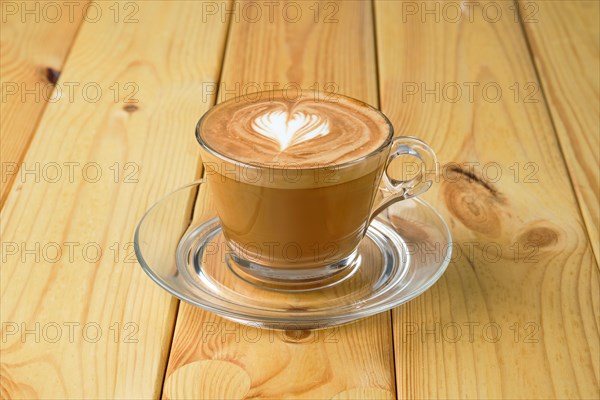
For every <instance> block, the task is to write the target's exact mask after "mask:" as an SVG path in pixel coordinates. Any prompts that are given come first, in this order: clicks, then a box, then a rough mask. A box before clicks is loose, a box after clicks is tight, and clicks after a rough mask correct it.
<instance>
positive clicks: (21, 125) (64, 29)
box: [0, 1, 88, 208]
mask: <svg viewBox="0 0 600 400" xmlns="http://www.w3.org/2000/svg"><path fill="white" fill-rule="evenodd" d="M87 3H88V2H87V1H78V2H71V3H70V4H65V3H64V2H62V3H61V2H55V3H53V4H52V5H51V6H50V7H48V5H45V4H44V3H41V2H36V3H25V2H17V1H5V2H3V3H2V4H1V5H0V10H1V20H0V29H1V30H2V46H0V87H1V88H0V95H1V97H2V99H1V101H0V116H1V118H0V142H1V143H2V146H0V160H1V179H2V180H1V182H0V208H1V207H2V205H3V204H4V201H5V200H6V195H7V193H8V191H9V190H10V187H11V186H12V183H13V180H14V179H15V177H17V176H18V173H17V171H18V169H19V166H20V163H21V161H22V160H23V155H24V154H25V151H26V150H27V146H28V145H29V142H30V141H31V138H32V135H33V133H34V131H35V128H36V126H37V124H38V122H39V120H40V118H41V115H42V113H43V112H44V109H45V108H46V105H47V104H48V101H49V100H50V99H51V96H52V91H53V88H54V85H55V84H56V83H57V81H58V80H59V77H60V73H61V70H62V67H63V65H64V63H65V59H66V58H67V55H68V53H69V50H70V49H71V46H72V44H73V42H74V41H75V37H76V35H77V30H78V28H79V26H80V24H81V21H82V20H83V16H84V10H85V7H86V5H87ZM69 11H70V12H69Z"/></svg>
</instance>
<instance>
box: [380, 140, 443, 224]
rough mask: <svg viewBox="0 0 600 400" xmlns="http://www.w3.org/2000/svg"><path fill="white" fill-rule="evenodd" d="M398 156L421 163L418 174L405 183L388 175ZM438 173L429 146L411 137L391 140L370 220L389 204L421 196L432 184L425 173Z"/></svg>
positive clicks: (435, 158)
mask: <svg viewBox="0 0 600 400" xmlns="http://www.w3.org/2000/svg"><path fill="white" fill-rule="evenodd" d="M400 156H413V157H415V158H417V159H418V160H420V161H421V165H420V168H419V170H420V173H419V174H417V176H415V177H414V178H412V179H409V180H407V181H402V180H397V179H394V178H392V177H391V176H390V175H389V174H388V169H389V167H390V165H391V164H392V161H393V160H394V159H396V158H398V157H400ZM431 171H435V175H436V176H437V173H438V162H437V157H436V155H435V152H434V151H433V149H432V148H431V147H429V145H428V144H427V143H425V142H423V141H422V140H420V139H417V138H415V137H412V136H399V137H397V138H395V139H393V140H392V145H391V150H390V155H389V157H388V160H387V162H386V164H385V168H384V170H383V178H382V181H383V184H382V185H380V186H379V189H378V190H379V196H378V197H379V202H378V203H376V205H375V207H374V208H373V211H372V212H371V220H372V219H373V218H375V217H376V216H377V214H379V213H380V212H381V211H383V210H384V209H385V208H387V207H388V206H390V205H391V204H393V203H395V202H397V201H400V200H406V199H410V198H412V197H416V196H419V195H420V194H423V193H425V192H426V191H427V189H429V188H430V187H431V185H432V184H433V181H432V180H428V179H427V176H426V172H431Z"/></svg>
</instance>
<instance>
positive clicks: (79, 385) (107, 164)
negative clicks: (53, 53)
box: [0, 2, 227, 399]
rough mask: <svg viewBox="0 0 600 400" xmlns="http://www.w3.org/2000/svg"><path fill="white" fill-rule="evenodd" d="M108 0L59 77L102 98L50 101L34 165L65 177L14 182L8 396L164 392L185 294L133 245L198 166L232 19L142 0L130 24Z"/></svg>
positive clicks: (5, 222) (31, 155) (5, 298)
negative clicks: (172, 292)
mask: <svg viewBox="0 0 600 400" xmlns="http://www.w3.org/2000/svg"><path fill="white" fill-rule="evenodd" d="M115 4H116V3H115ZM98 6H99V7H102V15H104V16H106V18H100V19H99V20H97V21H96V22H94V23H92V22H89V23H85V24H84V25H83V26H82V28H81V31H80V33H79V36H78V40H77V43H76V45H75V46H74V48H73V50H72V51H71V54H70V56H69V60H68V61H67V63H66V65H65V68H64V70H63V72H62V77H63V78H61V79H64V80H65V81H70V82H76V83H79V84H81V85H83V84H85V83H94V84H96V85H98V86H99V87H100V88H101V93H102V95H101V96H100V97H99V98H98V99H97V100H96V101H93V100H92V97H91V96H94V92H89V95H88V96H87V97H85V96H82V95H81V92H76V93H78V94H76V97H75V98H74V101H73V102H71V101H69V99H68V98H61V100H60V101H57V102H55V103H52V104H49V105H48V107H47V109H46V112H45V113H44V116H43V118H42V120H41V122H40V125H39V128H38V129H37V132H36V135H35V137H34V139H33V141H32V143H31V146H30V149H29V151H28V153H27V156H26V157H25V162H26V163H28V164H35V163H40V165H41V166H42V168H43V167H44V166H47V165H50V164H51V163H56V164H58V165H59V166H61V169H60V170H59V171H60V172H61V173H62V174H61V176H60V177H59V179H58V180H57V181H54V180H52V181H50V180H49V179H48V178H47V177H46V178H44V177H43V176H41V178H40V179H39V182H36V181H35V176H29V179H28V180H25V181H23V182H18V183H17V184H15V185H14V186H13V188H12V191H11V192H10V195H9V196H8V199H7V201H6V204H5V207H4V209H3V211H2V214H1V227H2V240H3V249H2V257H3V265H2V269H1V285H2V286H1V288H2V291H1V296H2V297H1V311H2V313H1V314H2V335H3V340H2V343H1V348H2V361H1V369H0V371H1V375H0V382H1V383H0V387H1V393H2V398H6V399H10V398H44V399H48V398H61V399H64V398H156V397H158V396H159V395H160V391H161V387H162V381H163V376H164V371H165V368H166V361H167V355H168V350H169V345H170V341H171V338H172V332H173V328H174V319H175V314H176V306H177V302H176V300H175V299H174V298H173V297H171V296H169V295H168V294H167V293H166V292H164V291H163V290H162V289H160V288H159V287H158V286H157V285H156V284H155V283H154V282H152V281H151V280H150V279H149V278H148V277H147V276H146V275H145V274H144V273H143V271H142V270H141V268H140V267H139V265H138V264H137V262H136V260H135V257H134V256H133V248H132V245H131V242H132V240H133V233H134V229H135V227H136V224H137V222H138V221H139V220H140V218H141V217H142V215H143V213H144V212H145V210H146V209H148V208H149V207H150V205H151V204H152V203H154V202H155V201H156V200H158V199H159V198H160V197H162V196H163V195H164V194H165V193H167V192H169V191H171V190H173V189H175V188H177V187H179V186H181V185H183V184H184V183H187V182H190V181H192V180H194V179H195V178H196V177H197V175H198V168H199V158H198V153H197V148H196V146H197V144H196V141H195V138H194V127H195V124H196V122H197V120H198V117H199V115H201V114H202V113H203V112H205V111H206V110H207V109H208V108H209V106H210V105H211V104H213V103H214V99H215V96H214V95H207V96H202V94H203V93H204V92H203V90H204V87H205V85H206V84H214V82H215V81H216V79H217V78H218V75H219V71H220V64H221V57H222V54H223V49H224V46H225V38H226V29H227V25H226V23H223V22H221V19H220V18H219V19H216V18H215V19H211V20H207V21H206V22H205V23H198V16H199V15H201V13H202V12H203V3H200V2H175V3H169V4H167V3H166V2H140V3H138V6H139V9H137V12H136V14H135V15H134V18H135V19H136V20H137V22H133V23H123V20H119V22H115V18H113V14H112V10H111V9H110V8H109V7H111V6H113V7H114V4H113V3H112V2H107V3H103V2H101V3H98ZM122 11H123V10H122ZM129 12H131V10H129ZM128 15H130V14H128ZM160 26H165V27H169V28H168V29H157V27H160ZM127 84H130V85H129V86H126V85H127ZM115 85H118V86H116V87H115ZM116 88H118V89H120V91H118V93H116ZM132 89H136V90H137V91H136V93H135V94H133V93H132V91H133V90H132ZM115 93H116V94H115ZM115 95H116V96H117V97H116V98H115ZM65 163H79V164H78V165H79V166H77V165H75V164H68V165H72V168H73V174H72V175H71V177H72V179H71V178H70V176H69V173H68V169H67V167H66V166H65V165H67V164H65ZM88 163H96V166H94V165H93V164H92V168H88V169H85V166H86V165H87V164H88ZM115 163H116V164H115ZM98 172H99V173H100V178H98V179H97V175H98ZM117 172H118V174H117ZM53 176H54V175H53ZM185 217H186V221H187V220H189V215H188V216H185ZM181 222H183V217H182V221H181ZM168 229H170V225H169V226H168V227H166V228H165V230H168ZM48 243H56V244H57V246H58V249H59V250H60V251H62V255H61V256H60V257H59V258H58V259H57V258H56V254H57V253H56V246H52V247H51V248H52V249H54V250H53V251H52V252H45V251H43V249H44V246H47V245H48ZM67 243H71V244H70V245H67ZM6 246H9V247H6ZM10 246H13V247H10ZM14 246H16V248H15V247H14ZM36 246H39V249H40V250H36ZM86 246H88V249H91V250H92V251H91V252H89V253H88V252H84V251H83V250H82V249H84V248H85V247H86ZM69 248H71V249H73V251H72V254H71V253H70V251H69ZM95 249H100V250H101V251H102V254H101V256H98V255H97V254H96V253H95V252H94V251H95ZM28 251H29V252H28ZM57 327H58V328H57ZM25 330H28V331H29V332H30V333H25V334H23V332H24V331H25ZM57 330H58V334H57ZM36 332H37V333H36ZM70 332H72V333H70ZM57 335H58V336H57Z"/></svg>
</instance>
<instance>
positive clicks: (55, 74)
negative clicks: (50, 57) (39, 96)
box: [44, 67, 60, 85]
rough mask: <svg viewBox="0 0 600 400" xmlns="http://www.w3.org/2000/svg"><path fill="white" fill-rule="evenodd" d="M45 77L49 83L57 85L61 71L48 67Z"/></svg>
mask: <svg viewBox="0 0 600 400" xmlns="http://www.w3.org/2000/svg"><path fill="white" fill-rule="evenodd" d="M44 77H45V78H46V80H47V81H48V82H49V83H51V84H53V85H56V82H58V79H59V78H60V71H58V70H56V69H54V68H51V67H47V68H46V69H45V70H44Z"/></svg>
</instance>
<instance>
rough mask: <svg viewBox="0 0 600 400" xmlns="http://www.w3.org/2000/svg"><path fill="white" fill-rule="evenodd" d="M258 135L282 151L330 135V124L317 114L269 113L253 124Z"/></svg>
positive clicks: (300, 112) (299, 112)
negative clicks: (272, 141) (267, 139)
mask: <svg viewBox="0 0 600 400" xmlns="http://www.w3.org/2000/svg"><path fill="white" fill-rule="evenodd" d="M252 129H254V130H255V131H256V132H257V133H259V134H261V135H263V136H265V137H268V138H269V139H272V140H274V141H276V142H277V143H279V149H280V150H281V151H283V150H285V149H287V148H288V147H290V146H292V145H294V144H298V143H302V142H306V141H307V140H311V139H314V138H316V137H319V136H324V135H327V134H328V133H329V122H328V121H327V120H324V119H322V118H321V117H320V116H318V115H315V114H307V113H304V112H302V111H297V112H295V113H293V114H292V115H291V118H290V115H289V113H288V112H287V111H271V112H267V113H265V114H263V115H261V116H260V117H258V118H256V119H255V120H254V121H253V122H252Z"/></svg>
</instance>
